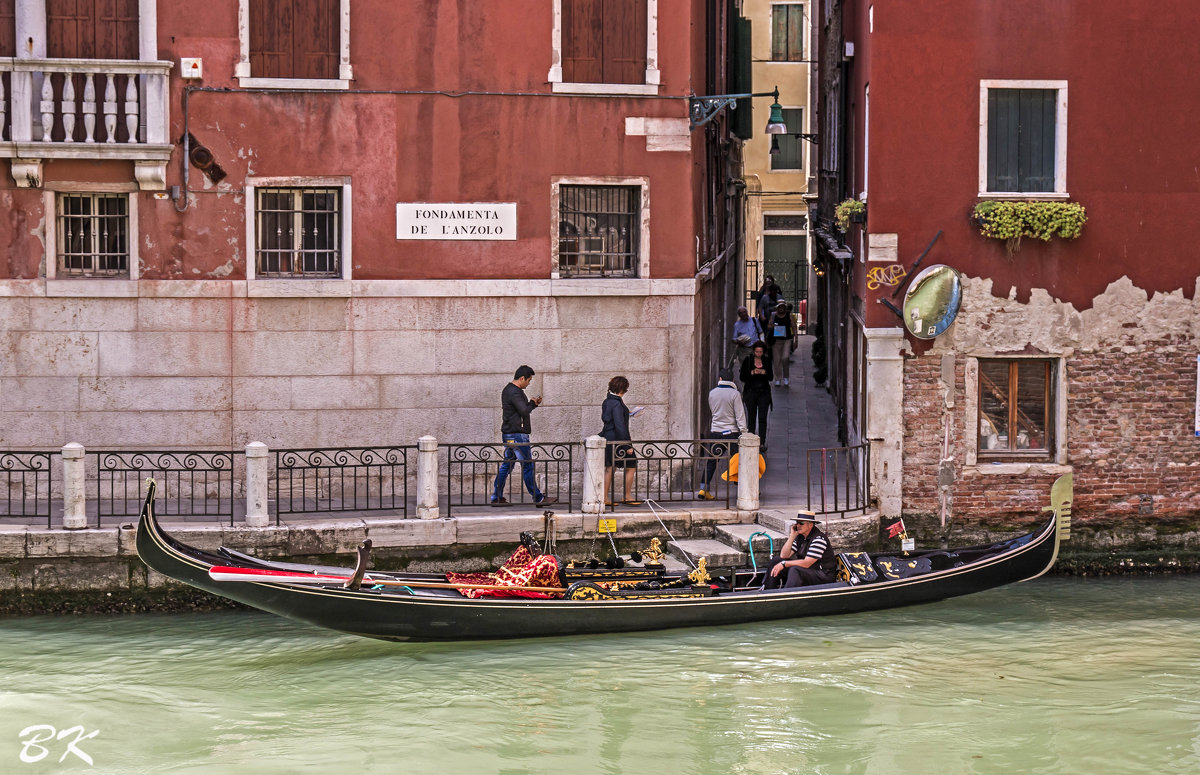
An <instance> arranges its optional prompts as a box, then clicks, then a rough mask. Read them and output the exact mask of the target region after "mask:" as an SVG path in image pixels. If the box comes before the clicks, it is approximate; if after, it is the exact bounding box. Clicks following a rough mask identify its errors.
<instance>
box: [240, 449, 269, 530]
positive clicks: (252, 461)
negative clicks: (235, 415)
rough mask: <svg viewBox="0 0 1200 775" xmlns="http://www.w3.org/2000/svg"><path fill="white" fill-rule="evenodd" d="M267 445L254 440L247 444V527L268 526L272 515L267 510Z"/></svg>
mask: <svg viewBox="0 0 1200 775" xmlns="http://www.w3.org/2000/svg"><path fill="white" fill-rule="evenodd" d="M269 451H270V450H268V449H267V445H266V444H263V443H262V442H261V441H252V442H250V443H249V444H247V445H246V527H266V526H267V525H268V524H270V521H271V515H270V514H269V513H268V512H267V478H268V474H269V473H270V463H268V462H267V453H268V452H269Z"/></svg>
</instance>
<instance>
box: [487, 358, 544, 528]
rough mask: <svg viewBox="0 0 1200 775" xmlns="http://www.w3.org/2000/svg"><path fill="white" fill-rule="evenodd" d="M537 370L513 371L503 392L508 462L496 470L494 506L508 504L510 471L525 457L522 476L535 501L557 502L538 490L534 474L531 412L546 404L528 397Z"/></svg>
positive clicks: (502, 431) (522, 463)
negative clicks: (507, 490)
mask: <svg viewBox="0 0 1200 775" xmlns="http://www.w3.org/2000/svg"><path fill="white" fill-rule="evenodd" d="M533 375H534V371H533V369H531V368H529V367H528V366H521V367H520V368H518V369H517V372H516V374H514V375H513V380H512V382H509V383H508V384H507V385H505V386H504V392H502V393H501V394H500V407H501V410H502V411H503V413H504V422H503V424H502V425H501V426H500V433H501V437H502V438H503V439H504V462H503V463H501V464H500V472H499V473H497V474H496V483H495V484H494V485H493V486H492V500H491V504H492V505H493V506H508V505H510V504H509V502H508V499H507V498H505V497H504V484H505V482H507V481H508V473H509V471H512V467H513V461H515V460H520V461H521V478H522V479H524V480H525V489H526V490H528V491H529V494H530V495H531V496H533V502H534V503H536V504H537V505H539V506H548V505H550V504H551V503H554V502H555V499H554V498H548V497H546V496H545V495H543V494H542V492H541V491H540V490H538V486H537V481H536V480H535V479H534V476H533V455H532V454H531V453H530V449H529V433H530V426H529V415H530V414H532V413H533V410H534V409H537V408H538V407H539V406H541V405H542V397H541V396H538V397H537V398H534V399H533V400H532V401H531V400H529V399H528V398H526V397H525V388H527V387H529V383H530V382H532V381H533Z"/></svg>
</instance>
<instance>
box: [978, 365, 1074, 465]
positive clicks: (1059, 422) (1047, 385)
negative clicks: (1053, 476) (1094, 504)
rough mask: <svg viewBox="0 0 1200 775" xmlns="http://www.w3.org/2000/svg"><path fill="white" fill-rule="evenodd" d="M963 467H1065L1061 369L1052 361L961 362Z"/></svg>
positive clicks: (1063, 393) (1062, 376)
mask: <svg viewBox="0 0 1200 775" xmlns="http://www.w3.org/2000/svg"><path fill="white" fill-rule="evenodd" d="M965 383H966V384H965V387H966V402H965V404H966V406H965V412H966V418H967V425H968V434H967V463H968V464H969V465H975V464H984V463H986V464H988V465H989V466H990V465H992V464H1003V463H1017V464H1022V463H1023V464H1029V463H1050V464H1065V462H1066V438H1065V434H1066V428H1067V423H1066V411H1067V403H1066V367H1065V362H1064V360H1063V359H1062V358H1061V357H1056V356H1049V355H1044V356H1021V357H1010V356H991V355H986V356H985V355H979V356H971V357H968V358H967V368H966V379H965Z"/></svg>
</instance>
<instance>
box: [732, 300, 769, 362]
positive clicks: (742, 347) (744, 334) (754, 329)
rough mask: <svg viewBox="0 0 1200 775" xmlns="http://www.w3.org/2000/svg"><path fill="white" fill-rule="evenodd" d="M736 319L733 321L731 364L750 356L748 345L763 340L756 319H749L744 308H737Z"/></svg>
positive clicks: (747, 312) (747, 311)
mask: <svg viewBox="0 0 1200 775" xmlns="http://www.w3.org/2000/svg"><path fill="white" fill-rule="evenodd" d="M737 314H738V319H737V320H735V321H733V347H734V351H733V358H734V359H733V363H739V364H740V363H741V362H742V361H744V360H745V359H746V356H747V355H749V354H750V345H752V344H754V343H755V342H757V341H759V340H760V339H762V338H763V330H762V326H761V325H760V324H759V322H758V318H756V317H755V318H752V317H750V312H749V310H747V309H746V308H745V307H738V309H737Z"/></svg>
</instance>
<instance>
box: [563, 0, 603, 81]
mask: <svg viewBox="0 0 1200 775" xmlns="http://www.w3.org/2000/svg"><path fill="white" fill-rule="evenodd" d="M603 34H604V0H563V3H562V68H563V80H564V81H565V82H567V83H603V82H604V69H603V66H602V61H601V51H602V42H603Z"/></svg>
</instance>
